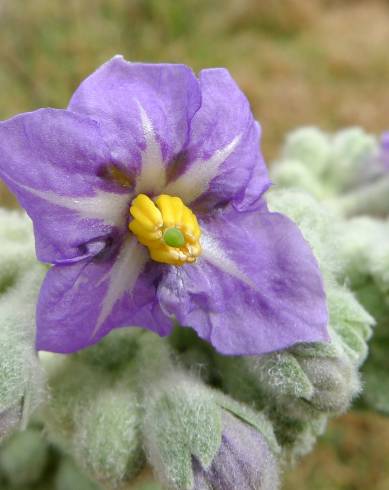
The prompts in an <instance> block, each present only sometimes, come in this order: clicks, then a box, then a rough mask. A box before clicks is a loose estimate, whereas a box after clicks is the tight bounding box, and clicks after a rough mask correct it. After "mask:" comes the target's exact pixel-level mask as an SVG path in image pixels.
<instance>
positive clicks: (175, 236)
mask: <svg viewBox="0 0 389 490" xmlns="http://www.w3.org/2000/svg"><path fill="white" fill-rule="evenodd" d="M163 240H164V242H165V243H166V245H169V247H175V248H180V247H183V246H184V245H185V237H184V235H183V234H182V233H181V231H180V230H179V229H178V228H168V229H167V230H166V231H165V233H164V234H163Z"/></svg>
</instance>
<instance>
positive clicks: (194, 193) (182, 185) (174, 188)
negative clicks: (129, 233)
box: [165, 134, 242, 204]
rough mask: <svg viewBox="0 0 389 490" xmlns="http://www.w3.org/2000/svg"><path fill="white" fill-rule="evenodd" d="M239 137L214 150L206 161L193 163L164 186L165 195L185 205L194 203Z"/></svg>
mask: <svg viewBox="0 0 389 490" xmlns="http://www.w3.org/2000/svg"><path fill="white" fill-rule="evenodd" d="M241 137H242V135H241V134H239V135H237V136H235V138H234V139H233V140H232V141H231V142H230V143H228V145H226V146H224V147H223V148H220V149H219V150H216V151H215V153H214V154H213V155H212V156H211V157H210V158H209V159H208V160H196V161H194V162H193V163H192V165H191V166H190V167H189V169H188V170H187V171H186V172H185V173H184V174H182V175H181V176H180V177H178V179H177V180H175V181H173V182H170V183H169V184H168V185H167V186H166V188H165V192H166V194H171V195H172V196H178V197H181V199H183V200H184V202H185V203H186V204H190V203H191V202H193V201H195V200H196V199H197V198H198V197H199V196H201V194H203V193H204V192H205V191H206V190H207V189H208V187H209V184H210V183H211V181H212V180H213V179H214V178H215V177H216V176H217V174H218V172H219V169H220V167H221V165H222V164H223V163H224V162H225V161H226V160H227V158H228V157H229V156H230V155H231V154H232V153H233V152H234V151H235V149H236V147H237V146H238V144H239V142H240V140H241Z"/></svg>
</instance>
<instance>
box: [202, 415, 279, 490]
mask: <svg viewBox="0 0 389 490" xmlns="http://www.w3.org/2000/svg"><path fill="white" fill-rule="evenodd" d="M193 470H194V477H195V484H194V487H193V490H208V489H209V490H236V489H238V488H239V489H240V490H276V489H277V488H279V475H278V464H277V462H276V459H275V457H274V455H273V454H272V452H271V450H270V449H269V447H268V445H267V443H266V441H265V439H264V437H263V436H262V434H261V433H260V432H259V431H258V430H256V429H255V428H254V427H252V426H251V425H248V424H246V423H245V422H243V421H242V420H240V419H238V418H236V417H234V416H233V415H231V414H229V413H228V412H224V413H223V433H222V442H221V446H220V448H219V451H218V453H217V454H216V456H215V458H214V460H213V462H212V464H211V466H210V467H209V468H208V469H204V468H203V467H202V466H201V464H200V463H199V462H198V461H197V460H196V459H195V458H194V460H193Z"/></svg>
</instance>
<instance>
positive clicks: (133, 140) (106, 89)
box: [69, 56, 201, 194]
mask: <svg viewBox="0 0 389 490" xmlns="http://www.w3.org/2000/svg"><path fill="white" fill-rule="evenodd" d="M200 103H201V97H200V89H199V83H198V81H197V79H196V77H195V76H194V74H193V72H192V71H191V70H190V68H188V67H186V66H184V65H172V64H144V63H129V62H126V61H125V60H124V59H123V58H122V57H121V56H115V57H114V58H112V59H111V60H110V61H108V62H107V63H105V64H104V65H103V66H102V67H100V68H99V69H98V70H97V71H96V72H95V73H93V74H92V75H91V76H90V77H88V78H87V79H86V80H85V81H84V82H83V83H82V84H81V86H80V87H79V88H78V90H77V91H76V92H75V94H74V95H73V98H72V100H71V102H70V105H69V108H70V109H71V110H72V111H75V112H80V113H83V114H87V115H89V116H91V117H92V118H94V119H95V120H96V121H98V122H99V125H100V127H101V128H102V132H103V136H104V138H105V141H106V142H107V144H108V145H109V147H110V148H111V150H112V153H113V155H114V156H115V158H116V159H117V160H118V161H120V162H121V163H122V164H125V165H127V166H130V167H133V165H134V162H136V163H137V167H138V170H137V172H138V173H139V172H140V171H141V168H142V167H145V169H142V172H143V173H142V174H141V176H140V181H139V182H138V188H137V192H138V193H139V192H144V193H149V192H154V193H155V194H157V193H160V192H161V191H162V189H163V186H164V185H165V182H166V176H165V169H166V165H167V162H173V160H174V158H176V157H177V156H178V155H179V153H180V152H181V151H182V149H183V148H184V147H185V145H186V144H187V141H188V133H189V125H190V121H191V119H192V117H193V115H194V114H195V112H196V111H197V110H198V108H199V107H200Z"/></svg>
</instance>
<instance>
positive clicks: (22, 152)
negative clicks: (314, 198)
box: [0, 57, 328, 354]
mask: <svg viewBox="0 0 389 490" xmlns="http://www.w3.org/2000/svg"><path fill="white" fill-rule="evenodd" d="M259 139H260V128H259V125H258V124H257V123H256V122H255V120H254V118H253V115H252V113H251V110H250V107H249V104H248V101H247V99H246V98H245V96H244V95H243V94H242V92H241V91H240V90H239V88H238V87H237V85H236V84H235V82H234V81H233V80H232V79H231V77H230V75H229V73H228V72H227V71H226V70H224V69H209V70H203V71H202V72H201V73H200V75H199V77H198V78H196V77H195V76H194V74H193V73H192V71H191V70H190V69H189V68H188V67H186V66H183V65H168V64H160V65H152V64H138V63H127V62H126V61H124V60H123V59H122V58H121V57H115V58H113V59H112V60H110V61H109V62H107V63H106V64H104V65H103V66H102V67H100V68H99V69H98V70H97V71H96V72H95V73H93V74H92V75H91V76H90V77H89V78H87V79H86V80H85V81H84V82H83V83H82V84H81V86H80V87H79V88H78V90H77V91H76V92H75V94H74V95H73V98H72V99H71V102H70V105H69V107H68V109H67V110H57V109H41V110H38V111H35V112H31V113H26V114H21V115H19V116H16V117H15V118H13V119H10V120H8V121H5V122H3V123H1V124H0V148H1V152H0V176H1V177H2V178H3V179H4V181H5V182H6V183H7V184H8V186H9V187H10V189H11V190H12V191H13V192H14V193H15V194H16V195H17V197H18V199H19V201H20V203H21V205H22V206H23V207H24V208H25V209H26V210H27V212H28V213H29V215H30V216H31V218H32V220H33V222H34V230H35V237H36V251H37V256H38V259H39V260H41V261H43V262H47V263H50V264H53V267H52V268H51V269H50V270H49V272H48V274H47V276H46V279H45V281H44V283H43V286H42V289H41V293H40V297H39V301H38V306H37V348H38V349H40V350H49V351H54V352H64V353H67V352H74V351H77V350H79V349H82V348H84V347H86V346H88V345H90V344H93V343H95V342H97V341H98V340H99V339H100V338H101V337H103V336H104V335H106V334H107V333H108V332H109V331H110V330H111V329H113V328H116V327H123V326H128V325H138V326H142V327H145V328H148V329H151V330H153V331H155V332H157V333H158V334H160V335H167V334H169V332H170V331H171V329H172V319H175V320H177V321H178V322H179V323H180V324H182V325H189V326H191V327H193V328H194V329H195V330H196V331H197V333H198V334H199V336H200V337H202V338H204V339H206V340H208V341H209V342H211V343H212V344H213V345H214V346H215V348H216V349H217V350H219V351H220V352H222V353H225V354H261V353H265V352H270V351H274V350H278V349H283V348H285V347H289V346H291V345H293V344H295V343H297V342H310V341H321V340H327V339H328V335H327V331H326V325H327V311H326V302H325V294H324V291H323V285H322V278H321V274H320V271H319V268H318V265H317V263H316V260H315V258H314V256H313V254H312V252H311V250H310V248H309V246H308V244H307V243H306V242H305V241H304V239H303V237H302V235H301V233H300V231H299V230H298V228H297V226H296V225H295V224H294V223H292V222H291V221H290V220H289V219H288V218H286V217H285V216H283V215H281V214H278V213H270V212H269V211H268V210H267V207H266V204H265V202H264V200H263V194H264V192H265V191H266V190H267V189H268V187H269V185H270V182H269V178H268V174H267V171H266V167H265V165H264V162H263V158H262V155H261V153H260V150H259Z"/></svg>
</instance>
